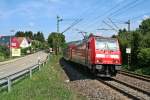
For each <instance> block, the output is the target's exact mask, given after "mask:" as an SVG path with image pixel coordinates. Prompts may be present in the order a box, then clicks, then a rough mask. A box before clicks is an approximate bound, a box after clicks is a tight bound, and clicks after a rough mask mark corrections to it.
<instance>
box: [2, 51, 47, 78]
mask: <svg viewBox="0 0 150 100" xmlns="http://www.w3.org/2000/svg"><path fill="white" fill-rule="evenodd" d="M47 55H48V54H47V53H44V52H43V51H39V52H37V53H34V54H31V55H27V56H25V57H22V58H19V59H17V60H13V61H10V62H7V63H6V64H0V79H1V78H3V77H5V76H8V75H11V74H13V73H16V72H18V71H21V70H23V69H26V68H29V67H31V66H33V65H36V64H38V59H40V61H41V62H42V61H44V60H45V59H46V58H47Z"/></svg>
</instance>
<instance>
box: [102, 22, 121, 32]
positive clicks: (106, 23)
mask: <svg viewBox="0 0 150 100" xmlns="http://www.w3.org/2000/svg"><path fill="white" fill-rule="evenodd" d="M103 23H104V24H106V25H107V26H108V27H110V28H111V29H112V30H115V31H117V32H118V30H116V29H115V28H114V27H113V26H111V25H109V24H108V23H106V22H105V21H103Z"/></svg>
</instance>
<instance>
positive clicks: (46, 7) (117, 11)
mask: <svg viewBox="0 0 150 100" xmlns="http://www.w3.org/2000/svg"><path fill="white" fill-rule="evenodd" d="M149 5H150V0H0V35H12V34H14V33H15V32H17V31H33V32H37V31H41V32H43V33H44V36H45V38H47V37H48V35H49V34H50V33H51V32H56V31H57V29H56V22H57V20H56V17H57V16H60V18H61V19H62V21H60V24H59V27H60V32H63V31H64V30H65V29H67V28H68V27H69V26H70V25H72V23H75V22H77V21H79V20H80V21H79V23H77V24H76V25H75V26H73V27H72V28H71V29H69V30H68V31H66V32H65V33H63V34H64V35H65V37H66V41H74V40H80V39H82V38H83V36H82V34H81V33H79V31H84V32H88V34H90V33H93V34H95V35H101V36H111V35H113V34H117V30H118V29H123V28H127V24H125V22H127V21H128V20H130V21H131V30H135V29H136V28H138V26H139V24H141V22H142V20H143V19H146V18H149V16H150V10H149V9H150V6H149ZM112 22H113V23H112ZM110 26H111V27H110ZM112 27H113V29H115V30H111V29H112ZM98 29H108V30H98ZM109 29H110V30H109ZM12 30H13V31H12Z"/></svg>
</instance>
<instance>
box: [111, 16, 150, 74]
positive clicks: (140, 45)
mask: <svg viewBox="0 0 150 100" xmlns="http://www.w3.org/2000/svg"><path fill="white" fill-rule="evenodd" d="M113 37H117V38H118V39H119V42H120V48H121V51H122V59H123V64H124V65H127V62H128V57H127V54H126V48H131V59H130V60H131V61H130V66H131V67H127V69H129V70H133V71H134V70H137V71H139V72H140V73H145V74H150V18H148V19H145V20H143V21H142V23H141V24H140V25H139V27H138V28H137V29H136V30H134V31H130V32H128V31H127V30H126V29H122V30H119V33H118V35H116V36H113ZM143 69H145V70H143Z"/></svg>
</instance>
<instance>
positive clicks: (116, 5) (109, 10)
mask: <svg viewBox="0 0 150 100" xmlns="http://www.w3.org/2000/svg"><path fill="white" fill-rule="evenodd" d="M122 2H123V1H122ZM122 2H119V3H117V4H115V5H114V6H113V7H111V8H110V9H108V10H107V11H106V12H104V13H103V14H101V15H98V16H96V17H95V18H94V21H93V22H92V23H91V24H88V25H86V27H89V26H93V25H94V24H95V23H97V22H98V21H99V18H101V17H102V16H103V17H104V15H107V14H109V12H111V11H112V10H114V9H116V8H117V7H119V6H120V5H121V4H122Z"/></svg>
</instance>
